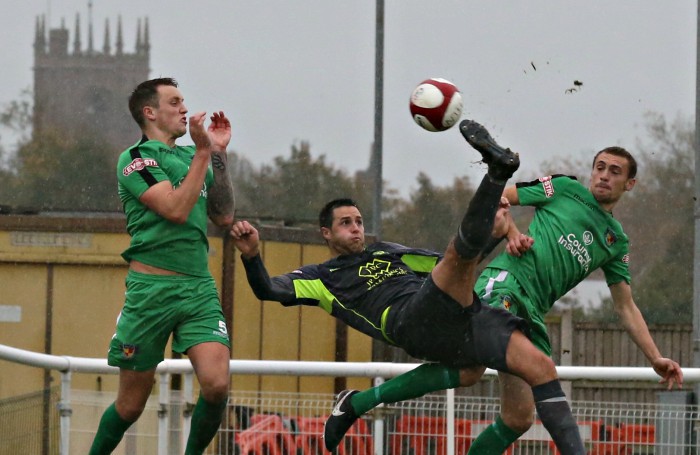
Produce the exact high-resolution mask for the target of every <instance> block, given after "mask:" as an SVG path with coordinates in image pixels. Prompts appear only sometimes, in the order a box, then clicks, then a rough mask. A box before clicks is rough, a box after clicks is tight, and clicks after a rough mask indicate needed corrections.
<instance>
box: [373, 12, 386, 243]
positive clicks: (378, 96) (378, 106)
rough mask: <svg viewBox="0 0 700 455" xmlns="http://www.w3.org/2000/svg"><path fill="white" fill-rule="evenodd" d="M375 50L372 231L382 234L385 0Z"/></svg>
mask: <svg viewBox="0 0 700 455" xmlns="http://www.w3.org/2000/svg"><path fill="white" fill-rule="evenodd" d="M376 2H377V5H376V6H377V7H376V24H375V51H374V144H373V147H372V165H371V168H372V169H373V170H374V173H373V177H374V195H373V198H374V199H373V209H374V210H373V212H372V213H373V214H374V216H373V217H372V231H373V233H374V235H375V237H376V238H377V240H379V239H381V236H382V160H383V158H382V134H383V118H384V0H376Z"/></svg>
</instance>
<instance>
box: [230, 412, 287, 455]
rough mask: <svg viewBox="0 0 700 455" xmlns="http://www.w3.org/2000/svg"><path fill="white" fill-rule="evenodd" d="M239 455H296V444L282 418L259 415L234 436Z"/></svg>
mask: <svg viewBox="0 0 700 455" xmlns="http://www.w3.org/2000/svg"><path fill="white" fill-rule="evenodd" d="M236 444H238V447H239V449H240V452H239V453H240V454H241V455H296V444H295V442H294V438H293V437H292V434H291V433H290V431H289V429H288V428H287V427H286V426H285V424H284V421H283V420H282V417H280V416H279V415H276V414H270V415H264V414H259V415H256V416H253V418H251V426H250V427H248V428H247V429H246V430H243V431H241V432H240V433H238V434H237V435H236Z"/></svg>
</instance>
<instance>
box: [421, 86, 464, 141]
mask: <svg viewBox="0 0 700 455" xmlns="http://www.w3.org/2000/svg"><path fill="white" fill-rule="evenodd" d="M409 106H410V108H411V116H412V117H413V120H414V121H415V122H416V123H417V124H418V125H420V126H421V127H423V128H424V129H426V130H428V131H445V130H446V129H448V128H451V127H453V126H454V125H455V124H456V123H457V122H458V121H459V118H460V117H461V116H462V94H461V93H460V91H459V89H458V88H457V86H455V85H454V84H453V83H452V82H450V81H448V80H446V79H442V78H432V79H427V80H424V81H423V82H421V83H420V84H418V86H417V87H416V88H415V90H413V93H411V100H410V103H409Z"/></svg>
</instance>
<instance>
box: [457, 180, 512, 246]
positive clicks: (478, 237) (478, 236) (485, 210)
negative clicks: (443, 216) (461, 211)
mask: <svg viewBox="0 0 700 455" xmlns="http://www.w3.org/2000/svg"><path fill="white" fill-rule="evenodd" d="M505 186H506V183H505V182H501V181H495V180H493V179H492V178H491V177H490V176H488V175H485V176H484V178H483V179H482V180H481V183H480V184H479V187H478V188H477V189H476V192H475V193H474V197H473V198H472V200H471V201H470V202H469V208H467V213H466V214H465V215H464V218H463V219H462V224H460V226H459V229H458V230H457V236H456V237H455V241H454V244H455V249H456V250H457V254H459V255H460V257H462V258H463V259H474V258H475V257H477V256H479V254H480V253H481V251H482V250H483V249H484V247H485V246H486V245H487V244H488V243H489V241H490V240H491V231H492V230H493V221H494V218H495V217H496V211H497V210H498V206H499V205H500V202H501V196H502V195H503V189H504V188H505Z"/></svg>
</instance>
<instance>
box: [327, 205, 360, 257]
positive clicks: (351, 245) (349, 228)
mask: <svg viewBox="0 0 700 455" xmlns="http://www.w3.org/2000/svg"><path fill="white" fill-rule="evenodd" d="M323 237H324V238H325V239H326V241H327V242H328V247H329V248H330V249H331V251H333V252H334V253H335V254H352V253H360V252H362V250H364V248H365V225H364V224H363V223H362V215H361V214H360V211H359V210H358V209H357V207H352V206H347V207H337V208H336V209H334V210H333V225H332V226H331V228H330V229H328V228H323Z"/></svg>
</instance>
